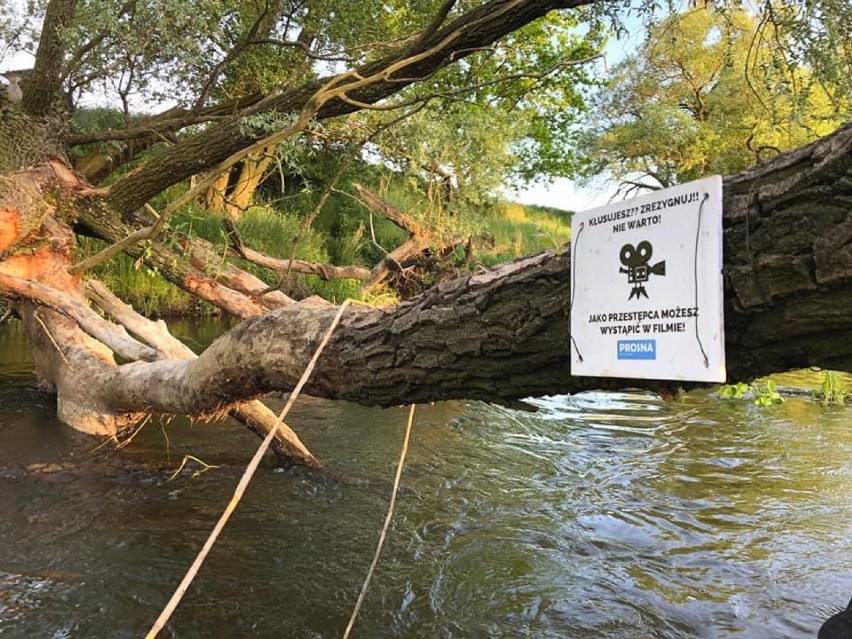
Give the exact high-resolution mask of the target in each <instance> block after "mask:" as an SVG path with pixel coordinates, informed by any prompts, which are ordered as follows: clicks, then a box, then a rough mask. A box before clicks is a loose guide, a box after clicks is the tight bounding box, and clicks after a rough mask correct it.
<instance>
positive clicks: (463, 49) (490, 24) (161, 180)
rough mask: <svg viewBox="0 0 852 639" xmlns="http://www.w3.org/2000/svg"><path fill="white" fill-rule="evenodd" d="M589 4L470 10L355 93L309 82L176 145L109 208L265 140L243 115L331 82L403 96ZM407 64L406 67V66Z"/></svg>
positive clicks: (507, 2) (336, 107)
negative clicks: (450, 67) (484, 50)
mask: <svg viewBox="0 0 852 639" xmlns="http://www.w3.org/2000/svg"><path fill="white" fill-rule="evenodd" d="M592 1H593V0H494V1H493V2H488V3H486V4H484V5H481V6H479V7H476V8H474V9H471V10H470V11H468V12H466V13H465V14H463V15H462V16H460V17H459V18H457V19H456V20H453V21H451V22H450V23H449V24H447V25H446V26H444V27H443V28H441V29H438V30H437V31H436V32H434V33H432V34H430V35H428V37H426V38H421V39H420V40H418V41H417V43H416V45H414V46H412V47H409V48H407V49H405V50H403V51H396V52H394V53H392V54H390V55H389V56H387V57H384V58H381V59H379V60H376V61H375V62H372V63H370V64H367V65H365V66H363V67H361V68H359V69H357V77H360V78H375V80H374V81H372V82H369V83H367V84H364V85H358V86H359V88H355V86H356V84H357V81H356V74H354V73H353V74H348V76H347V77H344V76H338V77H337V78H336V79H333V78H324V79H321V80H317V81H314V82H308V83H306V84H303V85H300V86H299V87H297V88H295V89H292V90H289V91H285V92H283V93H281V94H279V95H276V96H271V97H269V98H267V99H265V100H262V101H261V102H259V103H258V104H256V105H255V106H253V107H251V108H249V109H247V110H246V111H244V112H242V113H241V114H240V115H238V116H235V117H233V118H232V119H231V120H229V121H225V122H222V123H220V124H219V125H217V126H215V127H212V128H211V129H209V130H208V131H206V132H204V133H201V134H199V135H196V136H194V137H193V138H191V139H189V140H187V141H185V142H183V143H181V144H178V145H175V146H174V147H172V148H171V149H168V150H166V151H164V153H163V154H162V155H161V156H159V157H158V158H157V162H154V163H151V164H149V165H147V166H145V167H144V168H142V169H141V170H140V171H138V172H134V173H132V174H131V175H128V176H127V177H126V178H124V179H122V180H120V181H118V182H117V183H116V184H114V185H113V187H112V189H111V190H110V194H109V197H108V203H109V204H110V206H112V207H113V208H114V209H115V210H117V211H120V212H122V213H126V212H130V211H135V210H136V209H138V208H139V207H141V206H142V205H143V204H144V203H145V202H147V201H148V200H150V199H151V198H152V197H153V196H155V195H157V194H158V193H161V192H162V191H164V190H165V189H166V188H168V187H169V186H171V185H172V184H177V183H178V182H180V181H182V180H184V179H187V178H189V177H190V176H191V175H194V174H196V173H199V172H201V171H204V170H206V169H209V168H211V167H213V166H216V165H217V164H219V163H220V162H222V161H223V160H225V159H226V158H228V157H230V156H231V155H232V154H234V153H236V152H238V151H241V150H243V149H245V148H247V147H249V146H250V145H251V144H253V143H254V142H257V141H258V140H260V139H262V138H263V137H264V136H265V135H267V133H264V132H258V133H256V134H254V135H252V134H251V132H250V131H247V130H246V128H245V127H244V126H243V121H244V120H243V116H246V115H254V114H258V113H270V112H278V113H282V114H289V113H298V112H300V111H302V110H303V109H304V108H305V107H306V105H311V104H312V103H313V102H314V101H315V99H316V96H317V92H318V91H320V89H322V88H323V87H325V86H328V85H329V82H330V81H331V82H332V83H333V84H335V85H336V86H338V87H339V86H346V85H352V86H353V88H352V90H351V92H349V93H348V97H349V98H350V99H351V100H354V101H356V102H358V103H363V104H374V103H376V102H378V101H379V100H382V99H385V98H387V97H389V96H392V95H394V94H396V93H398V92H399V91H401V90H402V89H403V88H405V87H406V86H408V85H410V84H413V83H415V82H416V81H417V80H419V79H421V78H427V77H429V76H430V75H431V74H432V73H434V72H435V71H436V70H437V69H440V68H441V67H444V66H446V65H447V64H450V63H453V62H455V61H457V60H459V59H461V58H464V57H465V56H468V55H470V54H471V53H473V52H474V51H477V50H479V49H480V48H481V47H483V46H487V45H489V44H491V43H492V42H495V41H496V40H499V39H500V38H501V37H503V36H505V35H506V34H508V33H511V32H512V31H514V30H516V29H518V28H519V27H521V26H523V25H525V24H528V23H530V22H532V21H533V20H535V19H536V18H539V17H541V16H544V15H546V14H547V13H548V12H550V11H551V10H553V9H560V8H563V9H564V8H570V7H579V6H583V5H586V4H590V3H591V2H592ZM403 61H405V63H403ZM359 108H360V107H359V106H357V105H356V104H355V103H353V102H346V101H344V100H342V99H340V98H334V99H331V100H329V101H328V102H325V103H324V104H323V105H321V106H320V107H319V110H318V111H317V112H316V115H315V117H316V118H317V119H319V120H322V119H327V118H332V117H335V116H339V115H344V114H347V113H352V112H353V111H357V110H358V109H359Z"/></svg>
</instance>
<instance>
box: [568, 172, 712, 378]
mask: <svg viewBox="0 0 852 639" xmlns="http://www.w3.org/2000/svg"><path fill="white" fill-rule="evenodd" d="M571 229H572V233H571V236H572V237H571V255H572V258H571V260H572V275H571V279H572V286H571V372H572V374H574V375H590V376H597V377H635V378H642V379H673V380H684V381H686V380H692V381H704V382H724V381H725V334H724V319H723V306H722V304H723V292H722V178H721V177H719V176H715V177H711V178H705V179H703V180H697V181H695V182H690V183H689V184H682V185H680V186H676V187H673V188H670V189H665V190H662V191H655V192H654V193H651V194H648V195H643V196H641V197H637V198H634V199H632V200H629V201H625V202H619V203H616V204H609V205H607V206H603V207H600V208H597V209H592V210H590V211H583V212H582V213H576V214H575V215H574V217H573V220H572V224H571Z"/></svg>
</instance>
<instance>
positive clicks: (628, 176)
mask: <svg viewBox="0 0 852 639" xmlns="http://www.w3.org/2000/svg"><path fill="white" fill-rule="evenodd" d="M790 29H791V26H790V25H788V24H787V23H785V22H778V23H773V22H771V21H768V19H767V18H766V16H759V15H756V14H754V13H752V12H750V11H747V10H745V9H741V8H730V9H728V10H725V11H718V10H715V9H711V8H709V7H698V8H694V9H690V10H688V11H686V12H684V13H678V14H673V15H670V16H669V17H667V18H666V19H664V20H662V21H661V22H659V23H657V24H654V25H653V26H652V27H651V28H650V30H649V32H648V36H647V40H646V41H645V42H644V44H643V45H642V47H641V49H640V50H638V51H636V52H635V53H634V54H633V55H631V56H629V57H628V58H626V59H625V60H624V61H622V62H620V63H619V64H618V65H617V66H616V67H615V68H614V69H613V71H612V74H611V77H610V78H609V80H608V82H607V84H606V90H604V91H601V92H599V93H598V94H597V95H596V98H595V100H594V104H593V106H592V108H591V109H590V113H593V114H594V115H593V122H592V124H591V126H590V127H589V128H588V130H587V131H586V133H585V135H584V138H583V141H584V145H583V149H584V152H585V154H586V155H587V156H588V157H589V158H591V159H590V162H589V167H588V169H587V171H588V172H589V174H591V175H599V174H600V173H602V172H604V171H608V172H609V173H610V174H611V175H612V177H613V178H615V179H616V180H618V181H621V182H622V183H623V184H624V185H625V186H626V187H628V188H627V190H630V187H634V188H637V187H638V188H652V189H653V188H660V187H667V186H672V185H674V184H677V183H681V182H686V181H689V180H693V179H696V178H698V177H702V176H705V175H713V174H719V173H721V174H729V173H734V172H736V171H741V170H743V169H745V168H747V167H749V166H751V165H753V164H755V163H757V162H759V161H762V160H765V159H767V158H768V157H770V156H771V155H774V154H778V153H780V152H781V151H786V150H789V149H794V148H796V147H799V146H801V145H803V144H806V143H807V142H810V141H812V140H815V139H817V138H819V137H822V136H824V135H827V134H828V133H829V132H831V131H833V130H834V129H835V128H837V127H838V126H839V125H840V124H841V123H843V122H845V121H846V120H847V119H848V118H849V116H850V113H852V102H851V101H850V100H849V95H848V94H847V93H844V89H845V84H844V83H842V82H838V81H837V79H836V78H831V77H829V78H825V77H819V76H818V75H817V74H816V72H815V70H814V69H813V67H810V66H807V65H806V61H807V58H803V59H801V60H798V61H796V60H791V59H788V58H786V57H785V54H787V53H789V51H790V50H791V48H792V47H793V42H794V34H793V32H792V31H790Z"/></svg>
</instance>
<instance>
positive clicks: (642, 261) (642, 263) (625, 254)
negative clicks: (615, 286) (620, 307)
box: [618, 240, 666, 300]
mask: <svg viewBox="0 0 852 639" xmlns="http://www.w3.org/2000/svg"><path fill="white" fill-rule="evenodd" d="M653 254H654V247H653V246H651V243H650V242H649V241H648V240H643V241H642V242H639V244H637V245H636V246H635V247H634V246H633V245H632V244H625V245H624V246H622V247H621V252H620V253H619V258H620V259H621V263H622V264H623V265H624V266H625V267H626V268H619V269H618V272H619V273H627V283H628V284H632V285H633V289H632V290H631V291H630V297H628V298H627V299H628V300H632V299H633V297H634V296H635V297H636V299H637V300H638V299H639V298H640V297H642V296H643V295H644V296H645V297H646V298H647V297H648V291H646V290H645V282H647V281H648V280H650V279H651V276H652V275H665V274H666V261H665V260H662V261H660V262H657V263H656V264H653V265H652V264H651V263H650V262H651V256H652V255H653Z"/></svg>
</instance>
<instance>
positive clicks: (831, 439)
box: [0, 324, 852, 638]
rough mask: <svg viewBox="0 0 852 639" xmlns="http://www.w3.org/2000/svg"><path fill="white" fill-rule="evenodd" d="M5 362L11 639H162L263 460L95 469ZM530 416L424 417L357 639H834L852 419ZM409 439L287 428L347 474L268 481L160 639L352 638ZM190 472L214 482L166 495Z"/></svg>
mask: <svg viewBox="0 0 852 639" xmlns="http://www.w3.org/2000/svg"><path fill="white" fill-rule="evenodd" d="M207 329H208V330H215V327H214V328H213V329H211V328H210V327H207ZM182 330H183V332H185V333H187V334H190V333H192V332H193V330H194V329H192V327H188V326H184V327H182ZM195 338H196V339H199V341H204V338H205V335H201V336H198V335H195ZM0 357H2V359H0V513H2V517H0V636H4V637H39V638H41V637H45V638H64V637H84V638H97V637H104V638H114V637H141V636H143V635H144V633H145V632H146V631H147V629H148V628H149V627H150V625H151V623H153V620H154V619H155V618H156V616H157V615H158V614H159V612H160V610H161V608H162V607H163V605H164V604H165V602H166V601H167V600H168V598H169V597H170V595H171V593H172V591H173V589H174V587H175V586H176V584H177V583H178V582H179V580H180V579H181V578H182V576H183V574H184V572H185V570H186V568H187V567H188V565H189V563H190V562H191V561H192V559H193V558H194V556H195V553H196V552H197V551H198V549H199V547H200V545H201V544H202V543H203V541H204V539H205V538H206V536H207V534H208V532H209V530H210V529H211V527H212V526H213V524H214V523H215V520H216V518H217V517H218V515H219V513H220V512H221V510H222V509H223V508H224V506H225V504H226V503H227V501H228V500H229V499H230V496H231V494H232V492H233V488H234V485H235V483H236V481H237V479H238V478H239V476H240V474H241V473H242V470H243V468H244V466H245V464H246V462H247V460H248V459H249V458H250V456H251V454H252V453H253V451H254V448H255V447H256V444H257V441H258V440H256V438H255V437H254V436H253V435H251V434H249V433H246V432H243V430H242V429H241V428H240V427H239V426H236V425H234V424H232V423H218V424H213V425H203V424H194V425H191V424H189V423H187V422H186V421H184V420H178V419H176V420H172V421H171V422H167V423H161V422H160V421H159V420H156V419H155V420H153V421H152V422H151V423H149V424H148V425H147V426H145V428H144V429H143V430H142V431H141V432H140V433H139V434H138V435H137V437H136V438H135V439H134V440H133V441H132V443H131V444H130V445H128V446H127V447H126V448H125V449H124V450H122V451H121V452H119V453H114V452H113V451H107V450H106V449H101V450H99V451H93V449H94V445H93V443H92V441H91V440H88V439H86V438H82V437H79V436H77V435H75V434H74V433H72V432H70V431H69V430H68V429H66V428H64V427H62V426H61V425H60V424H59V423H57V421H56V419H55V416H54V413H55V407H54V406H53V405H52V402H51V400H50V398H49V397H47V396H45V395H42V394H40V393H38V392H37V391H36V390H35V389H34V387H33V379H32V377H31V374H30V372H29V370H30V363H29V358H28V353H27V350H26V345H25V343H24V340H23V336H22V335H21V334H20V331H19V329H18V328H17V327H16V326H15V325H14V324H13V325H6V326H3V327H0ZM532 403H533V404H534V405H535V407H536V408H537V409H538V410H537V412H535V413H527V412H518V411H514V410H508V409H503V408H498V407H494V406H488V405H485V404H481V403H461V402H449V403H443V404H438V405H435V406H426V407H418V409H417V415H416V420H415V428H414V434H413V436H412V442H411V449H410V451H409V458H408V463H407V466H406V470H405V473H404V475H403V481H402V488H401V491H400V496H399V499H398V502H397V515H396V517H395V519H394V525H393V527H392V529H391V533H390V536H389V538H388V541H387V543H386V545H385V551H384V554H383V555H382V559H381V561H380V563H379V567H378V570H377V572H376V575H375V577H374V579H373V583H372V586H371V589H370V591H369V593H368V596H367V599H366V602H365V604H364V608H363V609H362V613H361V615H360V617H359V620H358V622H357V624H356V627H355V632H354V634H353V636H354V637H569V638H570V637H577V638H584V637H631V638H644V637H673V638H674V637H707V638H714V637H719V638H721V637H753V638H759V637H766V638H777V637H814V636H815V635H816V629H817V628H818V626H819V624H820V623H821V621H822V620H823V619H825V618H826V617H828V616H830V615H831V614H832V613H833V612H835V611H837V610H838V609H839V608H840V607H841V606H842V605H844V604H845V603H846V602H847V601H848V600H849V597H850V596H852V419H850V418H852V410H850V409H848V408H823V407H821V406H819V405H817V404H815V403H812V402H809V401H807V400H805V399H792V400H788V401H787V403H785V404H784V405H782V406H780V407H776V408H773V409H769V410H767V409H759V408H756V407H754V406H752V405H750V403H749V402H746V401H719V400H717V399H715V398H714V397H713V396H711V395H708V394H702V393H694V394H691V395H689V396H688V397H687V398H686V400H685V401H684V402H682V403H672V404H667V403H664V402H662V401H660V400H659V399H657V398H656V397H654V396H651V395H648V394H644V393H620V394H614V393H606V394H604V393H600V394H595V393H588V394H584V395H581V396H577V397H551V398H543V399H537V400H533V401H532ZM405 417H406V411H405V410H403V409H390V410H375V409H366V408H361V407H358V406H353V405H351V404H345V403H340V402H328V401H319V400H315V399H310V398H307V399H305V401H301V400H300V402H299V403H298V404H297V407H296V408H295V409H294V411H293V413H292V414H291V418H290V419H288V422H289V423H290V424H291V425H292V426H293V427H294V428H295V429H296V430H297V431H298V432H299V433H300V434H301V435H302V437H303V439H304V440H305V441H306V442H307V443H308V445H309V446H310V447H311V448H312V449H313V451H314V452H315V453H316V454H318V455H319V456H320V457H321V458H322V459H323V460H325V462H326V464H327V468H326V469H325V470H324V471H322V472H308V471H304V470H299V469H295V470H284V471H282V470H280V469H276V468H275V467H274V464H273V463H272V460H268V463H267V464H266V465H265V466H264V467H263V468H262V469H261V470H260V471H259V473H258V475H257V476H256V478H255V480H254V482H253V483H252V485H251V487H250V489H249V491H248V493H247V494H246V497H245V499H244V501H243V502H242V504H241V505H240V507H239V508H238V510H237V512H236V514H235V515H234V517H233V518H232V520H231V523H230V524H229V525H228V527H227V528H226V529H225V532H224V534H223V535H222V537H221V538H220V541H219V543H218V544H217V546H216V547H215V548H214V550H213V552H212V553H211V555H210V557H209V558H208V560H207V563H206V564H205V566H204V568H203V569H202V571H201V573H200V575H199V576H198V578H197V579H196V581H195V582H194V584H193V586H192V587H191V589H190V591H189V592H188V594H187V596H186V597H185V599H184V601H183V603H182V604H181V606H180V607H179V608H178V611H177V612H176V614H175V616H174V617H173V621H172V623H171V625H170V626H169V628H168V629H167V631H166V632H164V633H163V635H162V636H167V637H168V636H170V637H181V638H190V637H205V638H207V637H339V636H341V635H342V633H343V629H344V628H345V626H346V622H347V619H348V616H349V614H350V612H351V609H352V607H353V605H354V602H355V599H356V597H357V594H358V589H359V587H360V585H361V582H362V580H363V578H364V574H365V572H366V570H367V567H368V565H369V563H370V560H371V557H372V552H373V549H374V545H375V542H376V539H377V536H378V531H379V528H380V526H381V522H382V519H383V517H384V512H385V508H386V506H387V501H388V498H389V495H390V487H391V478H392V476H393V470H394V465H395V463H396V459H397V456H398V454H399V446H400V444H401V437H402V431H403V428H404V423H405ZM184 455H193V456H195V457H197V458H198V459H200V460H203V461H204V462H206V463H208V464H211V465H213V466H216V467H215V468H211V469H210V470H208V471H207V472H206V473H204V474H202V475H200V476H197V477H194V476H193V474H192V471H196V470H199V469H200V468H201V467H200V466H199V465H198V463H197V462H195V461H191V460H190V461H189V463H188V465H187V469H186V470H185V471H184V472H182V473H180V474H179V475H178V476H177V477H176V478H175V479H173V480H170V479H169V477H170V475H171V474H172V473H173V472H174V470H175V469H177V468H178V466H179V464H180V462H181V460H182V458H183V456H184Z"/></svg>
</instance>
